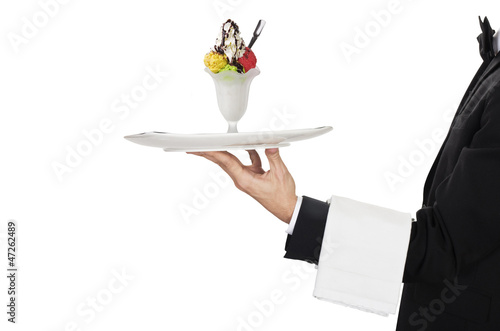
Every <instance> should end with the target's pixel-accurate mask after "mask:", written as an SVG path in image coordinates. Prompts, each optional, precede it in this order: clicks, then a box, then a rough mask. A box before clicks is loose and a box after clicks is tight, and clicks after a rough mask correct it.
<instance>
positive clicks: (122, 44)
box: [0, 0, 500, 331]
mask: <svg viewBox="0 0 500 331" xmlns="http://www.w3.org/2000/svg"><path fill="white" fill-rule="evenodd" d="M47 2H49V1H48V0H42V1H41V2H37V1H34V0H22V1H20V0H18V1H3V2H2V3H1V4H0V22H1V23H0V26H1V31H0V34H1V36H2V42H1V43H0V52H1V53H0V56H1V61H0V88H1V97H0V109H1V110H0V111H1V120H0V137H1V139H0V151H1V154H2V161H1V163H0V183H1V190H0V201H1V209H0V226H1V233H2V234H3V235H2V237H0V240H1V241H2V245H1V250H2V252H3V253H1V254H0V256H1V257H2V260H4V261H2V262H1V263H0V265H2V268H5V269H6V262H7V261H6V258H5V256H6V254H5V251H6V246H5V232H6V227H7V220H9V219H15V220H17V221H18V223H19V231H18V234H19V251H18V253H19V258H18V264H19V268H20V276H19V283H18V286H19V292H18V293H19V295H18V304H19V306H18V310H19V315H18V324H17V325H15V326H12V325H11V324H10V323H7V322H6V314H5V312H4V311H5V310H6V307H5V305H4V304H3V303H4V302H5V303H6V302H7V294H6V292H7V284H6V282H5V277H2V279H3V281H2V282H0V285H1V289H0V302H1V303H2V305H1V306H2V307H4V308H2V312H1V314H0V316H2V317H1V322H0V325H1V329H2V330H4V329H6V330H34V329H36V330H40V331H63V330H77V329H78V330H142V329H154V330H206V331H210V330H214V331H215V330H217V331H220V330H228V331H229V330H244V331H250V330H277V329H279V330H300V329H303V328H305V327H308V328H310V329H314V330H317V331H321V330H333V329H337V330H367V329H369V330H394V328H395V325H396V317H395V316H391V317H389V318H383V317H379V316H376V315H373V314H368V313H363V312H359V311H356V310H352V309H348V308H344V307H340V306H336V305H333V304H330V303H326V302H321V301H318V300H316V299H314V298H313V297H312V289H313V286H314V277H315V271H314V269H311V266H310V265H308V264H306V263H303V262H295V261H289V260H286V259H284V258H283V257H282V256H283V254H284V250H283V248H284V243H285V239H286V235H285V233H284V230H285V228H286V225H285V224H284V223H281V222H280V221H279V220H277V219H276V218H275V217H274V216H272V215H271V214H269V213H268V212H267V211H266V210H265V209H264V208H262V207H261V206H260V205H258V204H257V203H256V202H255V201H254V200H253V199H252V198H250V197H248V196H246V195H245V194H243V193H242V192H240V191H238V190H237V189H236V188H235V187H234V186H233V184H232V183H230V185H229V184H227V185H224V184H220V183H219V184H218V182H217V181H215V180H214V179H212V177H210V175H209V173H211V172H212V173H214V174H217V175H220V171H219V169H218V167H217V166H216V165H215V164H212V163H210V162H209V161H207V160H205V159H203V158H200V157H197V156H193V155H187V154H184V153H164V152H162V151H161V150H160V149H153V148H147V147H142V146H139V145H135V144H132V143H130V142H128V141H126V140H125V139H123V136H125V135H127V134H133V133H139V132H144V131H154V130H155V131H166V132H176V133H197V132H225V130H226V123H225V121H224V119H223V118H222V116H221V115H220V114H219V112H218V109H217V104H216V99H215V90H214V87H213V82H212V80H211V78H210V77H209V76H208V75H207V74H206V73H205V72H204V71H203V68H204V66H203V56H204V54H205V53H206V52H207V51H209V49H210V47H211V46H212V45H213V43H214V41H215V37H216V35H217V32H218V29H219V27H220V25H221V24H222V22H224V21H225V20H226V19H227V18H232V19H234V20H235V21H236V22H237V23H238V24H239V26H240V30H241V32H242V35H243V37H244V39H245V40H246V41H247V43H248V42H249V41H250V38H251V35H252V32H253V30H254V27H255V25H256V24H257V21H258V20H259V19H265V20H266V21H267V25H266V27H265V28H264V31H263V32H262V35H261V36H260V38H259V40H258V41H257V42H256V44H255V45H254V47H253V49H254V52H255V53H256V55H257V59H258V66H259V68H260V69H261V74H260V76H258V77H257V78H255V80H254V81H253V83H252V88H251V93H250V101H249V105H248V110H247V113H246V115H245V116H244V117H243V119H242V121H241V122H240V124H239V129H240V131H259V130H261V129H269V128H271V129H272V127H271V126H272V123H274V124H279V126H280V128H283V129H294V128H309V127H317V126H323V125H331V126H333V127H334V130H333V131H332V132H330V133H328V134H327V135H325V136H321V137H319V138H315V139H312V140H307V141H303V142H297V143H293V144H292V146H290V147H286V148H283V149H281V150H280V153H281V155H282V158H283V160H284V161H285V163H286V164H287V166H288V168H289V170H290V172H291V173H292V175H293V176H294V178H295V181H296V184H297V194H299V195H307V196H310V197H314V198H317V199H321V200H326V199H328V198H329V197H330V195H331V194H337V195H343V196H347V197H351V198H354V199H359V200H363V201H366V202H370V203H374V204H379V205H383V206H386V207H391V208H395V209H399V210H402V211H411V212H413V213H414V212H415V211H416V210H417V209H418V208H419V206H420V204H421V192H422V187H423V182H424V180H425V176H426V174H427V171H428V169H429V168H430V166H431V163H432V161H433V159H434V156H435V155H436V154H437V151H438V148H439V144H440V143H441V142H442V139H443V138H444V137H441V138H436V139H434V140H430V139H433V132H434V131H436V130H437V131H439V130H441V131H443V132H444V133H445V132H446V129H447V127H448V125H449V123H450V121H451V117H450V114H451V115H452V114H453V112H454V110H455V109H456V107H457V105H458V103H459V102H460V98H461V96H462V94H463V92H464V91H465V89H466V87H467V85H468V84H469V82H470V80H471V79H472V77H473V74H474V73H475V71H476V69H477V68H478V67H479V65H480V63H481V58H480V56H479V53H478V44H477V41H476V37H477V35H478V34H479V33H480V29H479V25H478V19H477V16H478V15H482V16H484V15H488V17H489V18H490V21H491V22H492V25H493V28H494V29H495V28H498V27H500V5H499V4H498V1H494V0H490V1H474V2H472V1H469V2H467V4H464V3H460V4H458V3H457V2H456V1H439V3H437V2H436V1H431V0H414V1H410V0H401V1H400V2H399V4H398V5H397V8H398V10H397V13H393V14H391V16H390V17H389V18H388V17H386V21H385V22H382V23H383V24H380V23H377V21H376V19H375V16H374V14H373V13H380V12H381V11H383V10H387V8H388V7H389V6H390V3H391V1H388V0H377V1H373V0H370V1H369V0H363V1H359V0H358V1H349V0H342V1H326V0H325V1H291V0H287V1H285V0H283V1H264V0H254V1H251V0H221V1H214V0H208V1H194V0H190V1H180V0H177V1H154V0H140V1H139V0H135V1H132V0H121V1H118V0H114V1H97V0H86V1H81V0H69V1H68V0H66V3H64V4H62V2H63V1H62V0H61V3H60V4H59V5H58V8H57V10H56V9H55V7H52V10H53V11H54V12H53V13H52V14H53V15H52V17H49V18H48V20H47V21H46V22H44V21H43V18H44V17H43V14H40V12H42V7H41V4H40V3H42V4H43V3H47ZM42 13H43V12H42ZM40 15H41V16H40ZM34 16H35V18H34ZM46 17H48V16H46ZM34 19H39V20H40V21H38V23H37V24H38V25H44V26H40V27H39V28H37V30H38V31H31V32H32V35H27V36H28V37H29V38H25V37H23V29H24V30H25V31H24V32H25V33H26V27H24V26H25V25H26V24H27V23H26V20H27V21H30V22H33V20H34ZM23 27H24V28H23ZM377 27H378V28H377ZM367 28H368V29H372V30H370V31H369V32H370V34H371V36H370V37H368V40H365V44H359V40H357V39H356V38H358V39H359V38H360V37H359V31H360V30H365V29H367ZM14 35H15V36H17V38H21V37H22V38H25V39H24V40H23V43H21V44H18V45H17V46H16V45H15V43H13V42H12V38H14V37H13V36H14ZM18 40H19V39H18ZM355 41H357V42H358V43H357V45H358V46H360V47H357V46H356V44H355ZM345 44H350V45H352V46H353V47H357V53H354V54H352V56H350V57H349V59H348V58H347V57H346V56H345V55H344V54H343V52H342V50H341V45H345ZM361 46H363V47H361ZM147 68H151V69H155V68H159V70H161V71H162V72H168V77H166V78H164V79H163V81H162V82H161V84H158V86H157V88H155V89H154V90H152V91H149V92H148V94H147V96H146V97H145V99H144V100H143V101H141V102H139V103H138V104H137V105H136V107H135V108H130V109H129V110H130V111H129V112H128V113H124V112H121V113H117V112H114V111H113V105H115V106H116V103H117V102H120V97H121V95H122V94H125V95H126V94H130V93H131V91H133V90H134V89H137V87H138V86H140V85H141V84H142V81H143V79H144V78H145V77H146V76H147V75H148V71H147V70H148V69H147ZM121 105H122V106H123V103H122V104H121ZM122 110H123V108H122ZM283 113H287V114H288V115H287V116H288V117H283V115H281V117H280V116H278V115H277V114H283ZM290 114H291V115H290ZM103 119H108V121H109V122H110V123H111V124H112V130H111V132H108V133H103V134H102V138H101V139H97V138H96V139H97V140H95V144H93V145H91V146H92V149H91V151H89V153H88V155H86V156H83V157H81V159H80V160H79V162H76V161H75V162H76V163H78V164H73V166H71V167H69V168H67V170H70V171H68V172H64V174H63V175H62V176H59V177H60V178H58V176H57V174H56V172H55V171H54V165H55V164H62V165H67V164H66V158H67V157H68V153H69V152H68V151H69V150H71V149H73V150H75V149H77V147H78V146H80V145H82V144H87V145H88V144H89V143H88V141H89V140H88V138H86V136H85V135H84V133H83V132H84V131H85V132H89V131H92V130H96V129H97V128H98V127H99V123H100V122H101V121H102V120H103ZM95 137H97V136H95ZM85 141H87V143H85ZM423 141H425V142H426V143H422V142H423ZM419 142H420V143H419ZM419 146H420V147H419ZM259 152H260V153H261V155H262V157H263V161H264V164H265V165H264V167H265V168H266V169H267V161H266V160H265V156H264V154H263V150H260V151H259ZM235 154H236V155H238V156H239V157H241V159H242V160H243V161H244V162H248V157H247V156H246V155H245V153H244V152H236V153H235ZM388 175H389V176H392V178H393V179H394V178H397V182H392V183H391V182H390V181H388V179H387V176H388ZM395 176H398V177H395ZM221 178H223V179H225V180H227V179H228V177H227V176H226V177H221ZM204 190H208V192H209V193H210V195H211V197H209V198H207V199H206V201H204V204H203V205H202V206H200V205H197V206H198V207H199V208H197V210H196V214H193V215H191V216H186V215H183V214H182V213H181V211H180V210H181V208H186V206H190V207H191V208H195V207H194V205H193V199H201V198H200V196H199V195H197V193H196V192H203V191H204ZM200 201H201V200H200ZM200 201H198V202H200ZM202 202H203V201H202ZM116 273H125V274H126V275H127V277H128V278H129V279H128V280H125V281H122V282H119V281H117V282H115V279H116ZM2 274H3V273H2ZM110 284H111V285H110ZM109 286H111V289H114V292H115V293H112V292H111V291H110V290H111V289H110V288H109ZM276 296H278V297H279V298H280V300H278V301H277V302H275V303H273V304H272V306H271V305H269V300H270V299H271V298H272V297H276ZM92 298H97V299H96V300H97V301H96V305H95V306H94V308H91V307H92V306H90V305H89V302H90V301H89V300H92ZM256 303H257V304H256ZM258 303H260V305H261V306H263V307H264V308H265V311H264V312H262V311H259V308H258V307H257V306H259V304H258ZM242 321H243V322H242ZM6 325H7V326H8V328H6V327H5V326H6Z"/></svg>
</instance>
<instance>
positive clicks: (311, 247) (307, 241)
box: [285, 196, 330, 264]
mask: <svg viewBox="0 0 500 331" xmlns="http://www.w3.org/2000/svg"><path fill="white" fill-rule="evenodd" d="M329 207H330V205H329V204H328V203H326V202H323V201H319V200H316V199H312V198H309V197H306V196H303V197H302V204H301V206H300V210H299V214H298V216H297V222H296V223H295V227H294V230H293V235H288V237H287V240H286V244H285V250H286V254H285V257H286V258H288V259H295V260H303V261H307V262H310V263H315V264H318V259H319V253H320V251H321V243H322V241H323V233H324V232H325V225H326V217H327V215H328V208H329Z"/></svg>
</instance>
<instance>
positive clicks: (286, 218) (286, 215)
mask: <svg viewBox="0 0 500 331" xmlns="http://www.w3.org/2000/svg"><path fill="white" fill-rule="evenodd" d="M297 199H298V197H297V195H294V196H293V197H292V198H291V199H287V203H286V205H285V206H284V207H285V208H284V211H283V215H282V216H281V217H278V218H279V219H280V220H282V221H283V222H285V223H286V224H290V220H291V219H292V216H293V211H294V210H295V205H296V204H297Z"/></svg>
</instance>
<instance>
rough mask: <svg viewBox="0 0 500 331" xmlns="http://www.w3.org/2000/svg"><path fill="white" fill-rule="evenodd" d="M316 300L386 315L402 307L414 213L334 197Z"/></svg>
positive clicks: (316, 285)
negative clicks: (401, 296)
mask: <svg viewBox="0 0 500 331" xmlns="http://www.w3.org/2000/svg"><path fill="white" fill-rule="evenodd" d="M329 202H330V208H329V211H328V217H327V223H326V228H325V233H324V237H323V243H322V248H321V254H320V257H319V263H318V266H317V268H318V272H317V276H316V284H315V288H314V293H313V295H314V296H315V297H316V298H318V299H321V300H327V301H330V302H333V303H338V304H342V305H345V306H349V307H353V308H357V309H361V310H364V311H368V312H372V313H376V314H379V315H383V316H387V315H388V314H395V313H396V307H397V305H398V303H399V296H400V290H401V283H402V279H403V271H404V266H405V261H406V254H407V251H408V243H409V238H410V230H411V222H412V219H411V214H409V213H402V212H399V211H395V210H392V209H387V208H382V207H379V206H374V205H370V204H367V203H363V202H359V201H355V200H351V199H347V198H343V197H337V196H332V197H331V199H330V200H329Z"/></svg>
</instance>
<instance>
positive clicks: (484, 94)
mask: <svg viewBox="0 0 500 331" xmlns="http://www.w3.org/2000/svg"><path fill="white" fill-rule="evenodd" d="M483 34H484V33H483ZM499 82H500V55H497V56H496V57H494V58H493V59H492V58H491V57H489V58H488V57H486V58H485V62H484V63H483V64H482V65H481V67H480V68H479V70H478V72H477V74H476V75H475V77H474V79H473V80H472V82H471V84H470V86H469V88H468V89H467V92H466V94H465V95H464V97H463V99H462V102H461V104H460V106H459V108H458V110H457V112H456V114H455V117H454V119H453V122H452V124H451V128H450V130H449V132H448V135H447V137H446V139H445V141H444V143H443V145H442V147H441V149H440V151H439V154H438V156H437V158H436V160H435V161H434V164H433V166H432V168H431V170H430V173H429V175H428V177H427V180H426V183H425V187H424V200H423V201H424V203H423V206H422V209H420V210H418V211H417V213H416V215H417V220H416V222H413V223H412V230H411V236H410V243H409V247H408V254H407V259H406V265H405V270H404V277H403V282H404V283H405V285H404V289H403V295H402V299H401V306H400V311H399V316H398V324H397V330H398V331H407V330H412V331H413V330H428V331H434V330H439V331H447V330H450V331H462V330H464V331H465V330H474V331H482V330H492V331H493V330H495V331H499V330H500V85H499ZM328 208H329V205H328V204H327V203H326V202H323V201H319V200H315V199H312V198H309V197H306V196H304V198H303V203H302V206H301V208H300V211H299V214H298V218H297V223H296V225H295V229H294V232H293V235H291V236H288V238H287V242H286V246H285V250H286V255H285V257H286V258H291V259H299V260H304V261H308V262H311V263H318V258H319V254H320V250H321V242H322V238H323V233H324V229H325V223H326V218H327V215H328ZM333 208H334V206H333Z"/></svg>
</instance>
